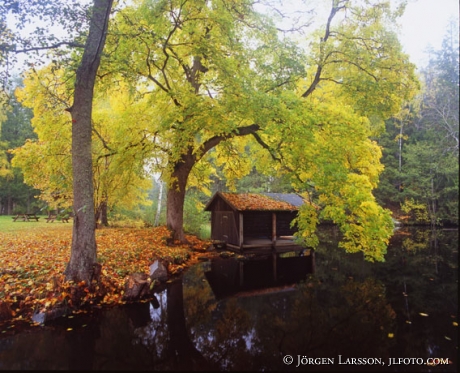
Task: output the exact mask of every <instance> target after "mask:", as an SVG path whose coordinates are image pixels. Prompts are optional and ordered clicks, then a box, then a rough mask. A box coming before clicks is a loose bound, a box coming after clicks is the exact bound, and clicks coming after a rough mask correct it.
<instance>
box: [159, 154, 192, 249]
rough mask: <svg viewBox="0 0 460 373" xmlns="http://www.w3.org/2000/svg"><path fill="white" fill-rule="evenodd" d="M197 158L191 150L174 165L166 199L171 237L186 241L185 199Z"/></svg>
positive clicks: (167, 221) (167, 219)
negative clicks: (189, 178) (188, 181)
mask: <svg viewBox="0 0 460 373" xmlns="http://www.w3.org/2000/svg"><path fill="white" fill-rule="evenodd" d="M195 162H196V160H195V157H194V156H193V155H192V154H191V151H190V152H189V153H188V154H187V155H186V156H182V160H181V161H179V162H177V163H176V164H175V166H174V172H173V173H172V175H171V179H172V180H173V181H172V183H171V185H170V186H169V188H168V193H167V201H166V225H167V227H168V229H169V230H170V231H171V239H172V240H173V241H175V240H178V241H180V242H182V243H184V242H186V240H185V235H184V201H185V188H186V186H187V179H188V176H189V174H190V171H191V170H192V167H193V166H194V164H195Z"/></svg>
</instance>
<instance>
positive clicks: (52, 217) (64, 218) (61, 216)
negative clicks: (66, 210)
mask: <svg viewBox="0 0 460 373" xmlns="http://www.w3.org/2000/svg"><path fill="white" fill-rule="evenodd" d="M69 219H70V214H52V213H51V212H49V213H48V217H47V218H46V222H47V223H52V222H54V221H55V220H61V221H62V222H63V223H68V222H69Z"/></svg>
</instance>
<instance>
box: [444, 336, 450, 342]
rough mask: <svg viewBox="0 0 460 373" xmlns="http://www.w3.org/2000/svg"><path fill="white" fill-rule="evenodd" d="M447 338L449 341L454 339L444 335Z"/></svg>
mask: <svg viewBox="0 0 460 373" xmlns="http://www.w3.org/2000/svg"><path fill="white" fill-rule="evenodd" d="M444 338H445V339H447V340H448V341H451V340H452V339H451V338H449V337H448V336H447V335H445V336H444Z"/></svg>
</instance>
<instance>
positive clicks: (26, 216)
mask: <svg viewBox="0 0 460 373" xmlns="http://www.w3.org/2000/svg"><path fill="white" fill-rule="evenodd" d="M18 219H21V220H22V221H32V220H35V221H38V219H40V217H39V216H37V214H17V215H16V216H13V221H17V220H18Z"/></svg>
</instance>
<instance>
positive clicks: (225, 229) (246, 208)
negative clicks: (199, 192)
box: [205, 192, 306, 254]
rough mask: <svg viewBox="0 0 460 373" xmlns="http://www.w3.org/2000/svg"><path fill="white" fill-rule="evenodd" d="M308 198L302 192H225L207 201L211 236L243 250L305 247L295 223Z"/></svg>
mask: <svg viewBox="0 0 460 373" xmlns="http://www.w3.org/2000/svg"><path fill="white" fill-rule="evenodd" d="M304 203H306V202H305V200H304V199H303V198H302V197H301V196H300V195H298V194H294V193H292V194H285V193H222V192H217V193H216V194H215V195H214V196H213V197H212V198H211V200H210V201H209V202H208V203H207V205H206V207H205V211H210V212H211V239H212V240H214V242H216V244H217V245H219V244H220V245H222V246H225V248H226V249H228V250H231V251H236V252H239V253H260V254H262V253H272V252H276V253H283V252H288V251H299V252H300V251H304V250H305V247H303V246H301V245H299V244H298V243H296V242H295V240H294V233H295V232H296V229H295V228H294V227H292V226H291V223H292V221H293V219H294V218H295V217H296V216H297V213H298V210H299V207H300V206H302V205H303V204H304Z"/></svg>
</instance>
